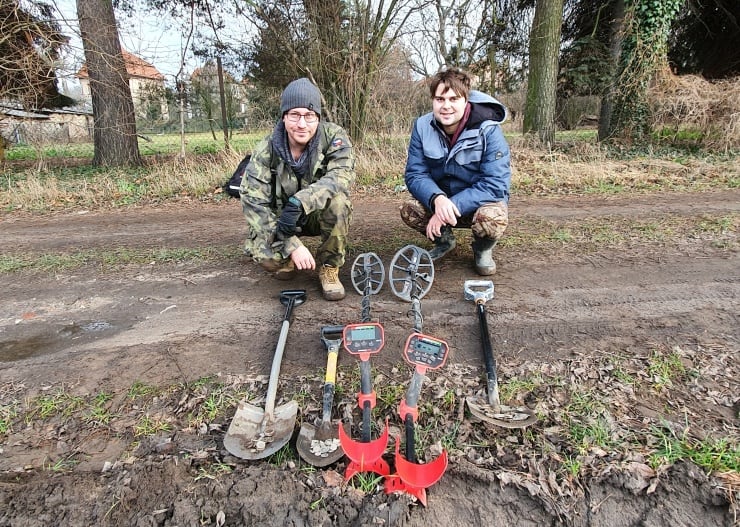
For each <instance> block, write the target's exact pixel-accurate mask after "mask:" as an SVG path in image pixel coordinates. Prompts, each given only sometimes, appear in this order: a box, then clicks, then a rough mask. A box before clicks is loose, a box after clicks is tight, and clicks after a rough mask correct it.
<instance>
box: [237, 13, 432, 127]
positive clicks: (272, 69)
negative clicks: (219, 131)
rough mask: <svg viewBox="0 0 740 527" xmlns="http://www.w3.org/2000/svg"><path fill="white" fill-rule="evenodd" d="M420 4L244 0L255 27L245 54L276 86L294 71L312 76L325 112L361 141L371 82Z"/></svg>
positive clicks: (287, 78)
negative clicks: (250, 49)
mask: <svg viewBox="0 0 740 527" xmlns="http://www.w3.org/2000/svg"><path fill="white" fill-rule="evenodd" d="M422 5H423V4H422ZM422 5H420V4H419V3H418V2H417V1H416V0H389V1H387V2H380V3H372V2H368V3H365V2H360V1H352V2H340V1H337V0H302V2H293V1H291V0H278V1H277V2H273V1H269V2H268V1H263V2H257V3H254V4H250V5H249V7H248V8H246V9H245V10H244V12H243V13H244V14H245V16H246V17H248V19H249V20H251V22H252V23H253V24H254V25H255V26H256V27H257V28H258V29H259V39H258V40H257V42H256V43H255V47H254V51H253V52H252V53H250V54H249V55H250V61H251V62H252V63H253V64H259V70H260V74H261V75H262V80H263V82H264V83H265V85H269V86H273V87H278V86H280V87H282V86H284V85H285V84H287V81H288V80H292V79H291V77H295V76H299V75H302V76H308V77H309V78H311V79H312V80H314V81H315V82H316V84H317V85H318V86H320V87H321V89H322V92H323V95H324V96H325V98H326V105H325V106H326V110H325V111H326V112H328V114H329V116H330V118H332V119H334V120H336V121H337V122H339V123H341V124H344V125H345V127H346V128H347V130H348V132H349V133H350V135H351V136H352V137H353V139H355V140H356V141H361V140H362V138H363V136H364V133H365V125H366V123H367V118H368V115H367V105H368V101H369V100H370V94H371V92H372V89H373V87H374V86H375V85H376V83H377V81H378V76H379V75H380V72H381V71H382V67H383V65H384V63H385V61H386V60H387V59H388V57H389V56H390V55H392V54H393V52H394V51H395V50H396V49H397V48H398V46H397V43H398V41H399V38H400V36H401V35H402V32H403V31H404V28H405V26H406V22H407V20H408V19H409V17H410V16H411V15H412V14H413V13H415V12H418V10H419V9H421V7H422ZM262 66H265V68H264V69H263V68H262ZM255 69H256V68H255ZM267 75H270V76H269V77H268V76H267Z"/></svg>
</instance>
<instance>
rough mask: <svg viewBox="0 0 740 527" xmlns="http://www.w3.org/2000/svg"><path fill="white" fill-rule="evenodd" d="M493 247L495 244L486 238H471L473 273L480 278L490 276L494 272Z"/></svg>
mask: <svg viewBox="0 0 740 527" xmlns="http://www.w3.org/2000/svg"><path fill="white" fill-rule="evenodd" d="M495 245H496V242H495V241H494V240H490V239H488V238H473V256H474V257H475V272H477V273H478V274H479V275H481V276H490V275H492V274H494V273H495V272H496V262H494V261H493V247H494V246H495Z"/></svg>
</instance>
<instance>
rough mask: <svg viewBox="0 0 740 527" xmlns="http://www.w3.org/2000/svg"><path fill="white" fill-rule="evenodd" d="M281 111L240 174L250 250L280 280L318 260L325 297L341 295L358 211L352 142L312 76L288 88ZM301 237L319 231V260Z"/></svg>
mask: <svg viewBox="0 0 740 527" xmlns="http://www.w3.org/2000/svg"><path fill="white" fill-rule="evenodd" d="M280 111H281V112H282V119H281V120H280V121H279V122H278V123H277V125H276V126H275V129H274V130H273V132H272V134H271V135H270V136H268V137H266V138H265V139H264V140H262V142H260V143H259V144H258V145H257V147H256V148H255V149H254V151H253V152H252V157H251V160H250V162H249V164H248V165H247V167H246V170H245V174H244V176H243V178H242V184H241V188H240V195H241V203H242V210H243V211H244V217H245V218H246V221H247V227H248V231H249V233H248V236H247V240H246V243H245V252H246V253H247V254H248V255H250V256H251V257H252V258H253V259H254V261H255V262H257V263H259V264H260V265H261V266H262V267H263V268H264V269H266V270H267V271H269V272H272V273H275V276H276V278H279V279H289V278H291V277H292V276H293V275H294V274H295V270H296V269H299V270H312V269H316V268H317V267H318V274H319V280H320V282H321V288H322V291H323V294H324V297H325V298H326V299H327V300H340V299H342V298H344V295H345V292H344V287H343V286H342V283H341V282H340V281H339V269H340V268H341V267H342V265H344V261H345V253H346V248H347V233H348V231H349V225H350V221H351V218H352V203H351V202H350V198H349V193H350V186H351V185H352V182H353V181H354V179H355V169H354V168H355V158H354V153H353V150H352V144H351V142H350V140H349V137H348V136H347V133H346V132H345V131H344V129H342V128H341V127H340V126H338V125H336V124H334V123H330V122H328V121H323V120H322V119H321V93H320V92H319V90H318V88H316V86H315V85H313V84H312V83H311V82H310V81H309V80H308V79H306V78H302V79H298V80H295V81H293V82H291V83H290V84H289V85H288V86H287V87H286V88H285V90H284V91H283V94H282V96H281V102H280ZM299 236H321V241H322V243H321V245H320V246H319V248H318V249H317V251H316V257H315V259H314V256H313V255H312V254H311V252H310V251H309V250H308V248H306V247H305V246H304V245H303V243H302V242H301V240H300V238H299Z"/></svg>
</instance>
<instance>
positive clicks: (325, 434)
mask: <svg viewBox="0 0 740 527" xmlns="http://www.w3.org/2000/svg"><path fill="white" fill-rule="evenodd" d="M343 331H344V326H324V327H322V328H321V342H323V343H324V346H326V351H327V355H328V356H327V363H326V376H325V378H324V397H323V405H322V417H321V421H320V422H319V423H317V424H316V426H314V425H312V424H309V423H303V424H302V425H301V429H300V431H299V432H298V439H297V440H296V449H297V450H298V454H300V456H301V458H303V460H304V461H306V462H307V463H310V464H311V465H313V466H315V467H325V466H327V465H331V464H332V463H334V462H336V461H338V460H339V459H340V458H341V457H342V456H344V451H343V450H342V448H341V446H340V442H339V424H335V423H332V421H331V407H332V403H333V401H334V384H335V381H336V376H337V356H338V354H339V347H340V346H341V345H342V340H343V336H342V332H343Z"/></svg>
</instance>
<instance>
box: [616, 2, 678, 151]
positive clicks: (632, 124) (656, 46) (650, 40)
mask: <svg viewBox="0 0 740 527" xmlns="http://www.w3.org/2000/svg"><path fill="white" fill-rule="evenodd" d="M680 6H681V0H628V1H626V2H625V24H624V25H625V31H624V40H623V42H622V49H621V54H620V59H619V69H618V72H617V75H616V81H615V83H616V89H615V91H614V101H613V105H612V108H611V119H610V122H609V135H610V136H612V137H620V138H622V139H623V140H626V141H630V142H640V141H644V140H645V139H648V138H649V135H650V133H651V122H650V120H651V108H650V103H649V100H648V94H649V88H650V82H651V81H652V80H653V77H654V75H655V72H656V71H657V70H658V69H659V68H661V67H663V66H664V65H665V64H666V61H667V59H666V53H667V47H668V33H669V31H670V27H671V23H672V22H673V19H674V18H675V17H676V15H677V13H678V10H679V8H680Z"/></svg>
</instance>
